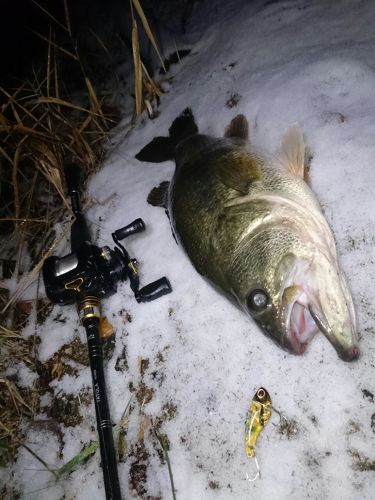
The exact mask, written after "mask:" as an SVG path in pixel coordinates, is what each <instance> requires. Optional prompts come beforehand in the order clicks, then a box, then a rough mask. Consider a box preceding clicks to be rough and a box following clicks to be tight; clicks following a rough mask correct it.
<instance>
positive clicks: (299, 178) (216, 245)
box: [136, 108, 360, 361]
mask: <svg viewBox="0 0 375 500" xmlns="http://www.w3.org/2000/svg"><path fill="white" fill-rule="evenodd" d="M305 156H306V146H305V142H304V138H303V135H302V132H301V131H300V129H299V128H296V127H294V128H293V127H292V128H290V129H288V130H287V131H286V133H285V135H284V137H283V140H282V145H281V149H280V150H279V151H278V152H276V153H268V152H264V151H261V150H259V149H256V148H254V146H253V145H252V144H251V141H250V139H249V123H248V121H247V119H246V117H245V116H244V115H243V114H239V115H237V116H235V117H234V118H233V119H232V121H231V122H230V123H229V125H228V126H227V127H226V128H225V132H224V136H223V137H212V136H210V135H204V134H201V133H199V130H198V127H197V125H196V121H195V118H194V116H193V113H192V111H191V109H190V108H186V109H185V110H184V111H183V112H182V113H181V114H180V115H179V116H178V117H177V118H176V119H175V120H174V122H173V123H172V125H171V127H170V128H169V136H166V137H161V136H160V137H155V138H154V139H153V140H151V142H150V143H148V144H147V145H146V146H144V147H143V148H142V149H141V150H140V151H139V153H138V154H137V155H136V158H137V159H138V160H139V161H143V162H151V163H158V162H162V161H167V160H173V159H174V160H175V162H176V168H175V171H174V174H173V177H172V179H171V180H170V181H165V182H163V183H162V184H161V185H160V186H158V187H156V188H154V189H153V190H152V191H151V193H150V195H149V197H148V201H149V202H150V203H151V204H153V205H155V206H160V207H163V208H164V209H165V210H166V212H167V214H168V216H169V218H170V222H171V226H172V231H173V235H174V236H175V239H176V240H177V241H178V242H179V244H180V245H181V246H182V247H183V249H184V250H185V252H186V253H187V255H188V257H189V259H190V260H191V262H192V264H193V265H194V267H195V268H196V270H197V271H198V272H199V273H200V274H201V275H202V276H203V277H205V278H206V279H207V280H209V281H210V282H211V283H212V284H213V285H214V286H215V287H216V288H217V289H219V290H220V291H222V292H223V293H224V294H225V295H226V296H227V297H228V298H230V299H231V300H232V301H233V302H234V303H235V304H237V305H238V306H239V308H240V309H242V310H243V311H244V312H245V313H246V314H247V315H249V316H250V317H251V318H252V319H253V320H254V321H255V322H256V324H257V325H258V326H259V327H260V329H261V330H262V331H263V332H264V333H265V335H266V336H267V337H269V338H270V339H271V340H273V341H274V342H276V343H277V344H278V345H279V346H280V347H281V348H283V349H285V350H287V351H289V352H291V353H293V354H303V353H304V352H305V351H306V349H307V346H308V345H309V344H310V342H311V340H312V338H313V337H314V336H315V335H316V334H317V333H318V332H322V333H323V334H324V335H325V337H326V338H327V339H328V341H329V342H330V343H331V344H332V346H333V347H334V349H335V350H336V352H337V354H338V356H339V357H340V358H341V359H343V360H344V361H352V360H355V359H357V358H358V357H359V354H360V351H359V346H358V335H357V327H356V315H355V309H354V305H353V299H352V295H351V292H350V289H349V286H348V283H347V280H346V278H345V276H344V273H343V272H342V269H341V268H340V264H339V260H338V255H337V248H336V243H335V239H334V236H333V233H332V230H331V229H330V227H329V225H328V223H327V221H326V219H325V217H324V214H323V212H322V209H321V207H320V205H319V202H318V200H317V198H316V196H315V195H314V193H313V191H312V190H311V188H310V186H309V179H308V178H307V176H306V172H307V167H306V162H305Z"/></svg>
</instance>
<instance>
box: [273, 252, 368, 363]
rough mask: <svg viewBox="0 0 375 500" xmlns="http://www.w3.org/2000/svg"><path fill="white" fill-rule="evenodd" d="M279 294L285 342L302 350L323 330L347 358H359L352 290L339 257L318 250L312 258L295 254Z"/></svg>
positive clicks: (338, 351)
mask: <svg viewBox="0 0 375 500" xmlns="http://www.w3.org/2000/svg"><path fill="white" fill-rule="evenodd" d="M287 261H290V267H289V272H287V273H286V274H284V283H283V286H281V287H280V294H279V297H278V307H279V317H280V318H281V324H282V328H283V341H284V342H285V345H286V346H287V348H288V349H290V350H292V351H293V352H296V353H303V352H304V351H305V349H306V347H307V345H308V343H309V341H310V340H311V339H312V338H313V337H314V335H315V334H316V333H317V332H319V331H320V332H322V333H323V334H324V335H325V337H326V338H327V339H328V340H329V342H330V343H331V344H332V346H333V347H334V348H335V350H336V352H337V354H338V355H339V357H340V358H341V359H343V360H344V361H352V360H355V359H357V358H358V357H359V348H358V338H357V329H356V318H355V311H354V305H353V300H352V296H351V293H350V291H349V288H348V285H347V282H346V279H345V276H344V275H343V273H342V271H341V270H340V269H339V266H338V264H337V260H336V258H335V257H334V256H332V255H330V254H329V253H328V254H327V253H325V252H322V251H319V250H317V249H315V251H314V252H313V254H312V257H311V258H310V259H303V258H302V259H301V258H298V257H296V256H294V258H292V259H290V257H288V259H287Z"/></svg>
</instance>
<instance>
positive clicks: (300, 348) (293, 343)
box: [288, 331, 309, 354]
mask: <svg viewBox="0 0 375 500" xmlns="http://www.w3.org/2000/svg"><path fill="white" fill-rule="evenodd" d="M288 341H289V345H290V347H291V351H292V352H293V353H294V354H303V353H304V352H305V351H306V349H307V346H308V344H309V341H305V342H302V341H301V340H299V339H298V333H297V332H294V331H291V332H290V333H289V334H288Z"/></svg>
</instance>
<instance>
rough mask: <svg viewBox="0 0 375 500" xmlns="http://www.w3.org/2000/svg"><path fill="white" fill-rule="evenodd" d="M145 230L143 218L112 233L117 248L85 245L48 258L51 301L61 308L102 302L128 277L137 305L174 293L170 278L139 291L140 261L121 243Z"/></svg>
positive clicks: (45, 270) (46, 274) (46, 271)
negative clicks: (89, 300)
mask: <svg viewBox="0 0 375 500" xmlns="http://www.w3.org/2000/svg"><path fill="white" fill-rule="evenodd" d="M144 230H145V224H144V222H143V220H142V219H136V220H135V221H133V222H132V223H131V224H129V225H127V226H125V227H123V228H121V229H118V230H117V231H115V232H114V233H112V238H113V241H114V242H115V244H116V245H117V246H116V247H115V248H114V249H113V250H112V249H111V248H109V247H108V246H104V247H101V248H100V247H98V246H96V245H93V244H91V243H88V242H85V243H84V244H83V245H80V246H79V247H78V248H77V249H76V250H75V251H74V252H72V253H70V254H68V255H66V256H65V257H62V258H59V257H55V256H53V257H48V259H46V261H45V263H44V266H43V279H44V285H45V289H46V293H47V296H48V298H49V299H50V300H51V301H52V302H54V303H56V304H60V305H66V304H73V303H74V302H77V301H79V300H80V299H81V297H83V296H85V297H87V296H91V297H97V298H98V299H101V298H103V297H107V296H108V295H112V294H114V293H116V291H117V283H118V281H120V280H121V281H124V280H126V279H127V278H129V281H130V287H131V289H132V291H133V293H134V296H135V298H136V300H137V302H149V301H151V300H154V299H157V298H158V297H161V296H162V295H165V294H167V293H170V292H171V291H172V288H171V285H170V283H169V281H168V279H167V278H165V277H163V278H160V279H158V280H156V281H154V282H152V283H150V284H148V285H146V286H145V287H143V288H141V289H139V275H138V266H137V260H136V259H131V258H130V257H129V254H128V252H127V251H126V249H125V248H124V247H123V246H122V245H121V244H120V242H119V241H120V240H123V239H125V238H126V237H128V236H130V235H132V234H135V233H139V232H141V231H144Z"/></svg>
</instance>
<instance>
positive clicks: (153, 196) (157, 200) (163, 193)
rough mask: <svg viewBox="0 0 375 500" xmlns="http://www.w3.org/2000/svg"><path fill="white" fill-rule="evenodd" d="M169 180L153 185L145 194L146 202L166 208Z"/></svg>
mask: <svg viewBox="0 0 375 500" xmlns="http://www.w3.org/2000/svg"><path fill="white" fill-rule="evenodd" d="M168 187H169V181H163V182H161V183H160V184H159V186H157V187H154V188H153V189H152V190H151V191H150V193H149V195H148V196H147V202H148V203H149V204H150V205H152V206H153V207H163V208H165V209H166V208H167V204H168Z"/></svg>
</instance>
